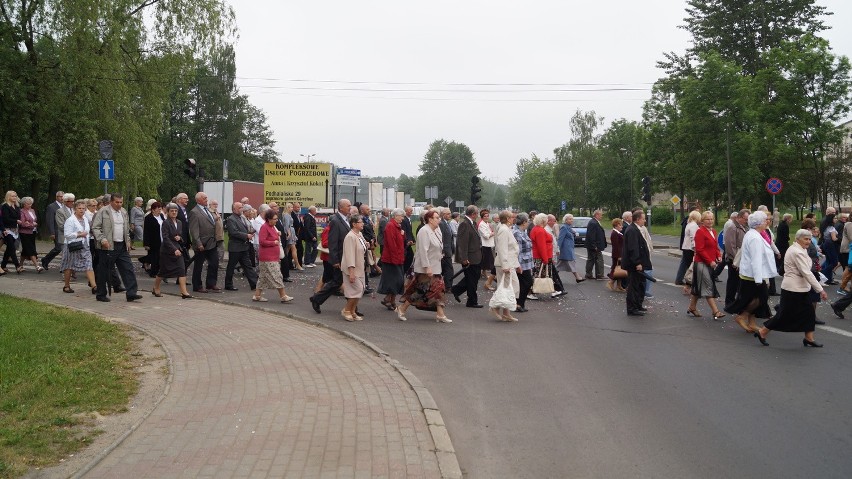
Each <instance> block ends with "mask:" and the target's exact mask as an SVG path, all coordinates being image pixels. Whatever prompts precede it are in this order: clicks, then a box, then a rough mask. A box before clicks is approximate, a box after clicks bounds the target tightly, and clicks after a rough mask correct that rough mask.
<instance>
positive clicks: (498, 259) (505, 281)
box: [491, 210, 522, 321]
mask: <svg viewBox="0 0 852 479" xmlns="http://www.w3.org/2000/svg"><path fill="white" fill-rule="evenodd" d="M497 218H498V224H497V230H496V231H495V232H494V252H495V258H494V267H495V268H496V270H497V278H496V280H497V286H498V288H499V287H503V288H505V287H506V286H510V287H511V289H512V293H513V294H512V295H513V296H514V297H515V298H517V297H518V293H520V290H521V288H520V284H519V283H518V276H517V273H521V272H522V270H521V264H520V261H519V260H518V252H519V251H520V248H519V247H518V242H517V241H515V238H514V236H513V232H512V226H511V223H512V212H511V211H509V210H503V211H501V212H500V214H499V215H498V217H497ZM498 293H499V291H498ZM496 297H497V294H495V295H494V296H492V298H491V300H492V301H494V300H495V298H496ZM516 308H517V304H516V305H515V307H513V308H512V309H516ZM510 311H511V310H510V309H509V308H506V307H502V308H501V307H497V306H496V305H492V306H491V314H493V315H494V316H496V317H497V319H499V320H500V321H517V319H516V318H514V317H513V316H512V314H511V312H510Z"/></svg>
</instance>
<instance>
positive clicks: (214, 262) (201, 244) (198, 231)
mask: <svg viewBox="0 0 852 479" xmlns="http://www.w3.org/2000/svg"><path fill="white" fill-rule="evenodd" d="M195 203H196V205H195V208H193V209H192V211H190V212H189V235H190V237H191V238H192V248H193V249H194V250H195V260H194V261H195V265H194V266H193V267H192V290H193V291H195V292H197V293H209V292H211V291H212V292H216V293H221V292H222V289H221V288H219V287H218V286H216V280H217V276H218V273H219V253H218V252H217V250H216V219H215V217H214V216H213V213H212V212H211V211H210V210H209V209H208V208H207V194H206V193H204V192H203V191H199V192H198V193H196V194H195ZM205 262H206V263H207V277H206V280H205V282H204V284H203V285H202V283H201V270H202V268H204V263H205Z"/></svg>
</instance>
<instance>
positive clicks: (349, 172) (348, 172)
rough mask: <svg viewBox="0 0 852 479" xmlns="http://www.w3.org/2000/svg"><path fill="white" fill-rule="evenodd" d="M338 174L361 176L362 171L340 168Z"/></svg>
mask: <svg viewBox="0 0 852 479" xmlns="http://www.w3.org/2000/svg"><path fill="white" fill-rule="evenodd" d="M337 174H338V175H346V176H361V170H356V169H354V168H338V169H337Z"/></svg>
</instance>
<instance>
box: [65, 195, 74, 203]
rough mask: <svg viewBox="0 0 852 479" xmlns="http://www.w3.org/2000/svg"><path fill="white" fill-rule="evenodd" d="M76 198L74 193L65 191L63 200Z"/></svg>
mask: <svg viewBox="0 0 852 479" xmlns="http://www.w3.org/2000/svg"><path fill="white" fill-rule="evenodd" d="M74 199H75V198H74V193H65V194H64V195H62V201H63V202H65V201H74Z"/></svg>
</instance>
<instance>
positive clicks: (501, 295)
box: [488, 273, 518, 311]
mask: <svg viewBox="0 0 852 479" xmlns="http://www.w3.org/2000/svg"><path fill="white" fill-rule="evenodd" d="M510 274H513V273H509V274H504V275H503V281H500V282H499V283H498V284H497V290H496V291H494V295H493V296H491V301H489V302H488V307H489V308H495V309H496V308H506V309H508V310H509V311H514V310H515V307H516V306H517V304H518V302H517V301H516V300H515V290H514V288H512V278H511V277H510V276H509V275H510Z"/></svg>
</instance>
